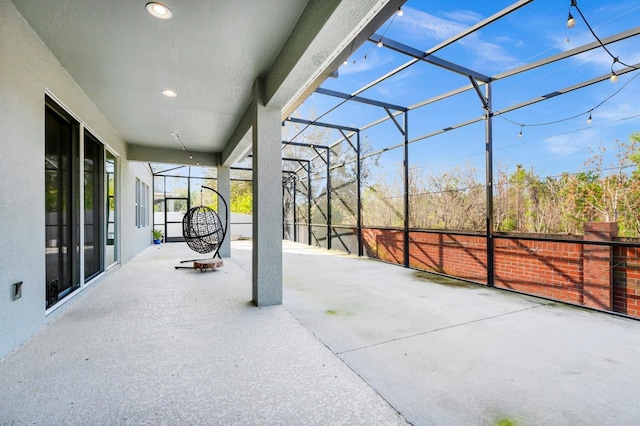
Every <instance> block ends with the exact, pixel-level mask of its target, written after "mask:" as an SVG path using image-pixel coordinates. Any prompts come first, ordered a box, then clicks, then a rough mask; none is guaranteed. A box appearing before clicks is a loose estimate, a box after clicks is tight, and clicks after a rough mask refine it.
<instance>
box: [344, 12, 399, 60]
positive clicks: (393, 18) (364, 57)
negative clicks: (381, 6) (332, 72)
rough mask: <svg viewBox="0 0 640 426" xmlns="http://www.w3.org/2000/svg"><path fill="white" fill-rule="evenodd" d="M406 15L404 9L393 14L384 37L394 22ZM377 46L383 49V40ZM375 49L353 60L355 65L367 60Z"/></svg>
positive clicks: (383, 33)
mask: <svg viewBox="0 0 640 426" xmlns="http://www.w3.org/2000/svg"><path fill="white" fill-rule="evenodd" d="M402 15H404V12H403V11H402V8H398V11H397V12H396V13H394V14H393V17H392V18H391V20H390V21H389V23H388V24H387V27H386V28H385V30H384V31H383V32H382V37H384V35H385V34H386V33H387V31H389V27H391V25H392V24H393V21H395V19H396V17H397V16H402ZM376 46H378V47H383V46H384V44H383V43H382V40H378V42H377V43H376ZM373 49H374V47H372V48H371V49H369V51H368V52H367V53H365V54H364V55H363V56H362V57H360V58H356V59H354V60H353V63H354V64H355V63H356V62H358V61H362V60H365V61H366V60H367V56H368V55H369V54H370V53H371V51H373ZM346 62H347V61H345V63H343V65H346Z"/></svg>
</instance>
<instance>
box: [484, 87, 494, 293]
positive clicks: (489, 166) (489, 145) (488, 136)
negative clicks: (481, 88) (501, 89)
mask: <svg viewBox="0 0 640 426" xmlns="http://www.w3.org/2000/svg"><path fill="white" fill-rule="evenodd" d="M485 86H486V92H485V93H486V123H485V156H486V174H487V177H486V183H487V189H486V194H487V223H486V227H487V286H489V287H493V286H494V285H495V283H494V245H493V125H492V124H493V123H492V120H493V112H492V110H491V83H486V85H485Z"/></svg>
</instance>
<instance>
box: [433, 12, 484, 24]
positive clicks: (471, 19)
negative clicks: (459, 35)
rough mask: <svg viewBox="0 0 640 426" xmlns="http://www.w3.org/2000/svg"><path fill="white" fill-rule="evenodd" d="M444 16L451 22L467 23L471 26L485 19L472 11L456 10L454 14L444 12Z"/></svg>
mask: <svg viewBox="0 0 640 426" xmlns="http://www.w3.org/2000/svg"><path fill="white" fill-rule="evenodd" d="M442 14H443V15H444V16H445V17H446V18H448V19H449V20H451V21H456V22H466V23H469V24H475V23H476V22H479V21H481V20H482V18H483V17H482V15H480V14H478V13H475V12H472V11H470V10H456V11H453V12H443V13H442Z"/></svg>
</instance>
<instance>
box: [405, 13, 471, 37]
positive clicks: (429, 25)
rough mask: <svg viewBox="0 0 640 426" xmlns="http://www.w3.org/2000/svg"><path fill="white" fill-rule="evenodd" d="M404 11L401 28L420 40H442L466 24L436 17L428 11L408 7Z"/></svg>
mask: <svg viewBox="0 0 640 426" xmlns="http://www.w3.org/2000/svg"><path fill="white" fill-rule="evenodd" d="M403 10H404V11H405V13H404V16H403V20H402V23H403V25H402V28H403V29H404V30H405V31H407V32H409V33H411V35H412V37H413V38H415V39H418V40H422V41H442V40H446V39H447V38H449V37H452V36H454V35H455V34H458V33H459V32H461V31H464V30H465V29H466V26H465V25H463V24H460V23H457V22H454V21H451V20H447V19H442V18H438V17H437V16H434V15H431V14H430V13H427V12H423V11H421V10H416V9H412V8H410V7H407V8H403Z"/></svg>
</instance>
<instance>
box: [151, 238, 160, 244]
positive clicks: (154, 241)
mask: <svg viewBox="0 0 640 426" xmlns="http://www.w3.org/2000/svg"><path fill="white" fill-rule="evenodd" d="M161 242H162V240H159V239H158V240H153V244H160V243H161Z"/></svg>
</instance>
